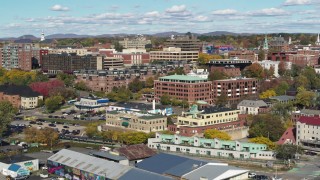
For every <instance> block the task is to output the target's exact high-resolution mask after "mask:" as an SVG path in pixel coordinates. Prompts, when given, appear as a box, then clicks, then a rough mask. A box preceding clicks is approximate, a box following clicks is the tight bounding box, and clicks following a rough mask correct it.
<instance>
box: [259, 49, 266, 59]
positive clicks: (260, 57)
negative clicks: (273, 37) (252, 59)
mask: <svg viewBox="0 0 320 180" xmlns="http://www.w3.org/2000/svg"><path fill="white" fill-rule="evenodd" d="M265 58H266V57H265V52H264V50H263V49H260V50H259V53H258V60H259V61H262V60H265Z"/></svg>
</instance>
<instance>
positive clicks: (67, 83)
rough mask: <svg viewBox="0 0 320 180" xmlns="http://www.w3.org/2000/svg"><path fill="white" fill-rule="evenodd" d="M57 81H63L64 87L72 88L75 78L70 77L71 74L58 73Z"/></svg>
mask: <svg viewBox="0 0 320 180" xmlns="http://www.w3.org/2000/svg"><path fill="white" fill-rule="evenodd" d="M57 79H59V80H61V81H63V83H64V84H65V86H67V87H72V86H73V83H74V80H75V76H74V75H72V74H66V73H58V74H57Z"/></svg>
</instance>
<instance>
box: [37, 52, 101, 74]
mask: <svg viewBox="0 0 320 180" xmlns="http://www.w3.org/2000/svg"><path fill="white" fill-rule="evenodd" d="M99 59H100V61H102V57H99V56H77V55H75V54H48V55H44V56H43V58H42V61H43V62H42V66H41V68H42V71H43V72H48V73H53V74H56V73H57V72H64V73H73V72H74V71H80V70H83V69H86V70H97V68H98V64H97V61H98V60H99ZM100 65H102V62H101V63H100Z"/></svg>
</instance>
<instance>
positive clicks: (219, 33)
mask: <svg viewBox="0 0 320 180" xmlns="http://www.w3.org/2000/svg"><path fill="white" fill-rule="evenodd" d="M184 34H186V33H180V32H175V31H168V32H161V33H155V34H144V35H146V36H155V37H170V36H171V35H184ZM192 34H194V35H196V36H200V35H205V36H222V35H233V36H237V35H242V36H248V35H252V34H253V33H252V34H250V33H233V32H228V31H214V32H208V33H192ZM134 35H136V34H124V33H122V34H101V35H95V36H92V35H78V34H51V35H48V36H46V39H67V38H90V37H92V38H101V37H126V36H134ZM21 39H30V40H40V38H39V37H35V36H34V35H23V36H20V37H5V38H0V41H9V40H21Z"/></svg>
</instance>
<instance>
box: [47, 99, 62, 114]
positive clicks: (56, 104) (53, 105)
mask: <svg viewBox="0 0 320 180" xmlns="http://www.w3.org/2000/svg"><path fill="white" fill-rule="evenodd" d="M62 104H63V97H62V96H52V97H49V98H47V99H46V100H45V105H46V108H47V111H48V112H54V111H56V110H58V109H59V108H60V106H61V105H62Z"/></svg>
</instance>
